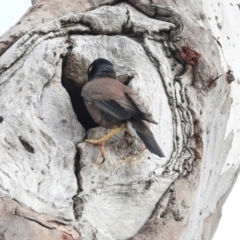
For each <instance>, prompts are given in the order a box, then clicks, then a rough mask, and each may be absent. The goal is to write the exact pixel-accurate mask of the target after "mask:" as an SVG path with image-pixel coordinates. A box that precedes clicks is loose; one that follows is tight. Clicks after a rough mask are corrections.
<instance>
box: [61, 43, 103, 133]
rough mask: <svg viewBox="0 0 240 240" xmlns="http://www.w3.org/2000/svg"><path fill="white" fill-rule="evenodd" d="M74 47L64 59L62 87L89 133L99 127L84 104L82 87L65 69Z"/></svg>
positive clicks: (69, 49)
mask: <svg viewBox="0 0 240 240" xmlns="http://www.w3.org/2000/svg"><path fill="white" fill-rule="evenodd" d="M71 52H72V47H69V48H68V54H67V55H66V56H64V57H63V62H62V79H61V81H62V85H63V87H64V88H65V89H66V90H67V92H68V94H69V97H70V99H71V103H72V107H73V110H74V112H75V114H76V116H77V119H78V121H79V122H80V123H81V124H82V126H83V127H84V128H85V130H86V131H87V130H88V129H90V128H94V127H97V126H99V125H98V124H97V123H95V122H94V121H93V119H92V117H91V116H90V114H89V113H88V111H87V108H86V106H85V104H84V101H83V98H82V96H81V92H82V87H79V86H77V85H76V83H75V82H74V79H71V78H70V77H69V76H68V74H67V73H65V71H64V69H65V68H66V66H67V63H68V60H69V58H70V56H71Z"/></svg>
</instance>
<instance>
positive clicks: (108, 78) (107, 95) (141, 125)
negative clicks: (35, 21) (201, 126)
mask: <svg viewBox="0 0 240 240" xmlns="http://www.w3.org/2000/svg"><path fill="white" fill-rule="evenodd" d="M88 80H89V81H88V83H87V84H86V85H85V86H84V87H83V89H82V97H83V99H84V102H85V105H86V107H87V110H88V111H89V113H90V115H91V116H92V118H93V120H94V121H95V122H96V123H98V124H99V125H100V126H103V127H105V128H108V129H115V128H116V127H120V126H122V124H124V123H127V124H129V123H130V124H131V125H132V127H133V129H134V130H135V131H136V133H137V134H138V136H139V137H140V138H141V139H142V141H143V142H144V143H145V145H146V147H147V148H148V149H149V150H150V151H151V152H152V153H154V154H156V155H158V156H159V157H164V154H163V152H162V150H161V149H160V147H159V145H158V144H157V142H156V140H155V138H154V136H153V134H152V132H151V130H150V129H149V127H148V125H147V124H146V123H145V121H147V122H151V123H154V124H157V122H156V121H154V120H153V118H152V115H151V114H150V113H149V112H148V110H147V108H146V107H145V106H144V104H143V101H142V100H141V99H140V97H139V96H138V95H137V94H136V93H135V92H134V91H133V90H132V89H131V88H129V87H128V86H125V85H124V84H122V83H121V82H119V81H118V80H117V79H116V73H115V70H114V68H113V65H112V63H111V62H109V61H108V60H106V59H97V60H95V61H94V62H93V63H92V64H91V65H90V66H89V69H88ZM88 142H89V143H93V142H91V140H90V141H88ZM95 142H97V141H95ZM98 143H99V142H98ZM98 143H93V144H98ZM101 144H102V142H101Z"/></svg>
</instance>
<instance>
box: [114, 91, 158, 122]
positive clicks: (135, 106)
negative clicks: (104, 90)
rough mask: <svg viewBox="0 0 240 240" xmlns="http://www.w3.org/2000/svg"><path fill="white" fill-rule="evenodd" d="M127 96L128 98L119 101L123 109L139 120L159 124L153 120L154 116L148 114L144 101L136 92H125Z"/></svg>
mask: <svg viewBox="0 0 240 240" xmlns="http://www.w3.org/2000/svg"><path fill="white" fill-rule="evenodd" d="M125 96H126V97H124V98H122V99H120V100H118V101H117V102H118V104H119V105H120V106H121V107H123V108H124V109H125V110H126V111H128V112H130V113H131V114H132V115H133V117H135V118H137V119H138V118H139V119H143V120H146V121H148V122H151V123H154V124H157V122H156V121H154V120H153V118H152V114H150V113H149V112H148V110H147V108H146V106H145V104H144V103H143V101H142V99H141V98H140V97H139V96H138V95H137V94H136V93H135V92H134V91H132V90H131V91H127V92H125Z"/></svg>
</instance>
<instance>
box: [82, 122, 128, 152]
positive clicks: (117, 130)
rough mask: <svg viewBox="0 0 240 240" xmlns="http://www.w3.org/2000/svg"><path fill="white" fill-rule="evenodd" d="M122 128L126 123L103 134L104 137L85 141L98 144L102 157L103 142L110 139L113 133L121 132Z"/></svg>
mask: <svg viewBox="0 0 240 240" xmlns="http://www.w3.org/2000/svg"><path fill="white" fill-rule="evenodd" d="M124 128H126V124H125V123H124V124H122V125H121V126H120V127H117V128H115V129H114V130H113V131H111V132H110V133H108V134H107V135H105V136H104V137H102V138H100V139H98V140H96V139H86V140H85V142H87V143H90V144H93V145H99V146H100V147H101V148H100V149H101V155H102V157H104V155H105V152H104V146H103V144H104V143H105V142H106V141H107V140H108V139H110V138H111V137H113V136H114V135H116V134H117V133H119V132H121V131H122V130H123V129H124Z"/></svg>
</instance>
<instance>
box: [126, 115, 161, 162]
mask: <svg viewBox="0 0 240 240" xmlns="http://www.w3.org/2000/svg"><path fill="white" fill-rule="evenodd" d="M130 122H131V123H132V127H133V128H134V129H135V131H136V133H137V135H138V136H139V137H140V139H141V140H142V141H143V142H144V144H145V145H146V147H147V148H148V150H149V151H150V152H152V153H154V154H156V155H157V156H159V157H160V158H162V157H165V155H164V153H163V151H162V150H161V148H160V147H159V145H158V143H157V141H156V139H155V138H154V135H153V133H152V132H151V130H150V128H149V127H148V125H147V123H145V122H144V121H142V120H137V119H131V120H130Z"/></svg>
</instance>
